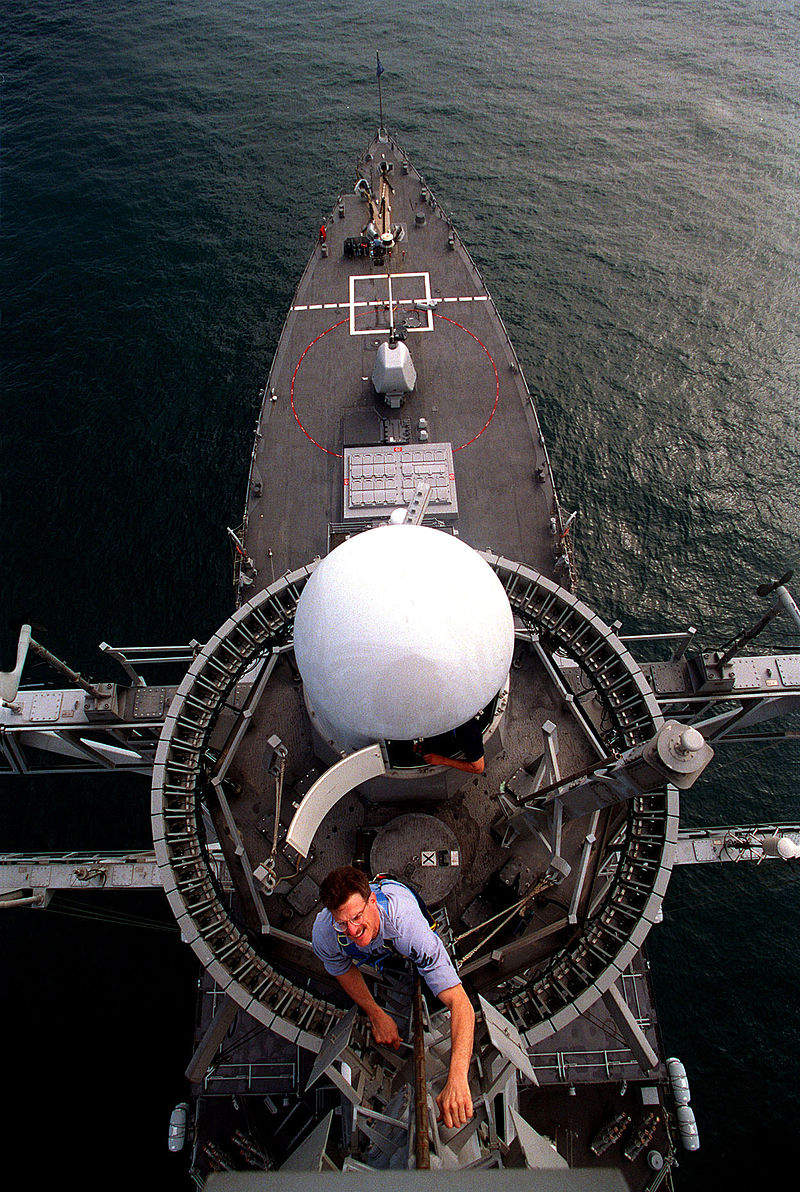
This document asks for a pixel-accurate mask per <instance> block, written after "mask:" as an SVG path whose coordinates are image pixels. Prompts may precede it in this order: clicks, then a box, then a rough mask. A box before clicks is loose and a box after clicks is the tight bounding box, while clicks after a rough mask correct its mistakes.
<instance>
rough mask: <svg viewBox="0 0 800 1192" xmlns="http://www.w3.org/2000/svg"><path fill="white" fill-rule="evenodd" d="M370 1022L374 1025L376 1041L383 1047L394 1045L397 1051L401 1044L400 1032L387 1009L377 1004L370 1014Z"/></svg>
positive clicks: (373, 1034) (373, 1032) (373, 1031)
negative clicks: (382, 1008)
mask: <svg viewBox="0 0 800 1192" xmlns="http://www.w3.org/2000/svg"><path fill="white" fill-rule="evenodd" d="M369 1024H370V1026H371V1027H372V1036H373V1038H374V1040H375V1042H376V1043H379V1044H380V1045H381V1046H383V1047H393V1048H394V1049H395V1051H397V1049H398V1047H399V1046H400V1032H399V1031H398V1029H397V1023H396V1022H395V1020H394V1019H393V1018H392V1016H391V1014H387V1013H386V1011H385V1010H381V1008H380V1006H376V1007H375V1009H374V1011H373V1012H372V1013H371V1014H370V1015H369Z"/></svg>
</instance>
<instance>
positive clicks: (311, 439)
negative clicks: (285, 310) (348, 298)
mask: <svg viewBox="0 0 800 1192" xmlns="http://www.w3.org/2000/svg"><path fill="white" fill-rule="evenodd" d="M363 313H364V314H366V313H367V312H366V311H364V312H363ZM431 313H432V314H433V315H434V316H435V317H436V318H437V319H444V321H445V323H452V324H453V326H454V327H459V328H460V329H461V330H462V331H466V333H467V335H471V336H472V338H473V339H474V340H475V343H476V344H478V345H479V346H480V347H481V348H482V349H483V351H484V352H485V353H486V355H487V356H488V358H489V363H490V364H491V366H492V368H493V369H494V405H493V406H492V410H491V413H490V414H489V417H488V418H487V419H486V421H485V422H484V424H483V426H482V427H481V429H480V430H479V431H478V433H477V434H476V435H473V436H472V438H471V439H467V441H466V443H462V444H461V446H460V447H454V448H453V451H454V452H455V451H463V450H464V448H465V447H469V445H470V444H471V443H474V442H475V440H476V439H479V438H480V437H481V435H482V434H483V432H484V431H485V430H486V428H487V426H488V425H489V423H490V422H491V421H492V419H493V418H494V415H495V411H496V410H497V403H498V402H499V400H500V375H499V373H498V371H497V365H496V364H495V362H494V359H493V357H492V353H491V352H490V351H489V349H488V348H487V347H486V344H485V343H483V341H482V340H480V339H478V337H477V335H476V334H475V333H474V331H470V329H469V327H465V326H464V324H463V323H459V322H457V321H456V320H455V319H450V318H448V317H447V315H440V314H438V312H437V311H435V310H434V311H432V312H431ZM356 317H358V316H356ZM348 321H349V320H348V319H340V320H339V322H338V323H332V324H331V326H330V327H328V328H326V330H325V331H320V333H319V335H317V336H316V337H315V338H314V339H312V340H311V343H309V344H307V345H306V348H305V350H304V351H303V354H302V356H301V357H300V359H299V360H298V361H297V364H296V365H295V366H294V372H293V373H292V384H291V387H290V389H289V400H290V402H291V406H292V413H293V414H294V417H295V421H296V422H297V425H298V426H299V427H300V429H301V431H302V432H303V434H304V435H305V436H306V438H307V439H308V441H309V442H310V443H313V444H314V446H315V447H318V448H319V449H320V451H324V452H325V454H326V455H335V456H336V458H337V459H343V458H344V456H343V454H342V452H341V451H331V449H330V447H323V446H322V444H321V443H318V442H317V440H316V439H315V438H314V436H313V435H310V434H309V433H308V431H307V430H306V428H305V427H304V426H303V423H302V421H301V419H300V415H299V414H298V413H297V407H296V406H295V404H294V383H295V379H296V377H297V373H298V371H299V369H300V365H301V364H302V363H303V361H304V360H305V358H306V356H307V355H308V353H309V351H310V350H311V348H313V346H314V344H315V343H318V342H319V340H321V339H323V338H324V337H325V336H326V335H328V333H329V332H331V331H335V330H336V328H337V327H342V326H344V324H345V323H347V322H348ZM395 450H397V448H395ZM345 483H346V482H345Z"/></svg>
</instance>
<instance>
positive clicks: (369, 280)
mask: <svg viewBox="0 0 800 1192" xmlns="http://www.w3.org/2000/svg"><path fill="white" fill-rule="evenodd" d="M430 301H431V277H430V274H429V273H427V272H426V273H390V274H389V275H388V276H387V275H386V274H385V273H365V274H361V275H351V277H350V334H351V335H388V334H389V306H390V304H391V306H392V307H393V308H394V323H395V325H397V323H398V322H399V321H400V319H402V317H403V315H404V314H405V313H407V312H408V311H410V310H412V309H413V308H414V303H415V302H430ZM368 312H375V313H376V314H377V320H376V319H375V318H373V319H372V320H371V322H372V324H373V325H372V326H370V327H368V326H366V323H367V321H368V320H367V318H366V317H365V316H366V315H367V313H368ZM418 314H419V316H420V318H422V316H427V318H425V320H424V322H421V324H420V326H419V327H408V328H407V330H408V332H409V333H410V332H412V331H433V313H432V311H430V310H422V311H419V312H418ZM376 322H377V326H376V325H375V324H376ZM357 323H358V324H359V325H357Z"/></svg>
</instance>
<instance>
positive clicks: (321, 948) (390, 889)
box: [312, 865, 475, 1127]
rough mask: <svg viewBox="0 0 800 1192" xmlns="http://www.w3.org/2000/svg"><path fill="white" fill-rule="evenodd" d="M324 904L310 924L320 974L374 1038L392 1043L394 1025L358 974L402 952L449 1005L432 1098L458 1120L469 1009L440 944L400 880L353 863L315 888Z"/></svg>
mask: <svg viewBox="0 0 800 1192" xmlns="http://www.w3.org/2000/svg"><path fill="white" fill-rule="evenodd" d="M320 897H321V899H322V902H323V904H324V907H325V909H324V910H321V911H320V912H319V914H318V915H317V918H316V920H315V922H314V930H313V935H312V943H313V947H314V951H315V953H316V954H317V956H318V957H319V958H320V960H321V961H322V963H323V965H324V966H325V970H326V972H328V973H330V975H331V976H332V977H334V978H335V979H336V981H338V983H339V985H340V986H341V987H342V989H343V990H344V991H345V993H346V994H347V995H348V997H350V998H351V999H352V1000H353V1001H354V1002H355V1004H356V1005H357V1006H358V1007H359V1008H360V1009H362V1010H363V1011H364V1013H365V1014H366V1015H367V1018H368V1019H369V1022H370V1026H371V1028H372V1034H373V1037H374V1039H375V1042H376V1043H380V1044H383V1045H385V1046H389V1047H394V1048H397V1047H399V1046H400V1034H399V1032H398V1029H397V1023H396V1022H395V1021H394V1019H393V1018H392V1017H391V1015H390V1014H387V1013H386V1011H385V1010H383V1009H382V1008H381V1007H380V1006H379V1005H378V1003H377V1002H376V1001H375V998H374V997H373V996H372V994H371V993H370V991H369V988H368V987H367V983H366V981H365V980H364V978H363V976H362V975H361V973H360V972H359V968H358V966H359V965H361V964H375V963H376V962H378V963H380V962H381V961H382V960H384V959H386V958H387V957H389V956H398V955H399V956H402V957H407V958H408V959H410V960H411V961H413V963H414V965H415V966H416V968H417V970H418V971H419V974H420V976H421V977H422V978H423V980H424V981H425V983H426V984H427V986H428V988H429V989H430V991H431V993H433V994H434V995H435V996H436V997H438V998H439V1000H440V1001H441V1002H442V1003H443V1004H444V1005H445V1006H446V1007H447V1008H448V1009H449V1011H450V1069H449V1073H448V1077H447V1081H446V1082H445V1086H444V1088H443V1089H442V1091H441V1093H440V1094H439V1096H438V1097H437V1098H436V1102H437V1104H438V1106H439V1112H440V1115H441V1118H440V1120H441V1121H442V1122H443V1123H444V1125H445V1126H448V1127H452V1126H463V1125H465V1124H466V1123H467V1121H469V1119H470V1118H471V1117H472V1095H471V1093H470V1090H469V1080H468V1071H469V1064H470V1059H471V1058H472V1045H473V1038H474V1033H475V1012H474V1010H473V1008H472V1004H471V1003H470V1000H469V998H468V997H467V994H466V991H465V989H464V986H463V985H462V984H461V982H460V981H459V979H458V975H457V973H456V970H455V968H454V966H453V963H452V961H451V960H450V957H449V956H448V955H447V952H446V950H445V947H444V944H443V943H442V941H441V940H440V939H439V937H438V935H436V933H435V932H434V931H433V929H432V928H431V926H430V923H429V920H428V918H427V917H426V914H425V912H424V911H423V908H422V906H421V904H420V902H419V900H418V898H417V896H416V895H415V894H414V893H413V891H411V890H410V889H409V888H408V887H407V886H404V885H403V884H402V883H401V882H397V881H394V880H392V879H389V878H383V879H380V880H378V881H375V882H372V883H370V881H369V878H368V877H367V875H366V874H365V873H364V872H363V870H360V869H356V868H355V867H354V866H352V865H344V866H342V867H341V868H340V869H334V870H333V871H332V872H331V873H329V874H328V876H327V877H326V878H325V880H324V881H323V883H322V885H321V887H320Z"/></svg>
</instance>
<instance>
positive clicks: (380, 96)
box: [375, 50, 384, 132]
mask: <svg viewBox="0 0 800 1192" xmlns="http://www.w3.org/2000/svg"><path fill="white" fill-rule="evenodd" d="M375 59H376V62H377V66H376V68H375V75H376V77H377V79H378V110H379V113H380V130H381V132H383V131H384V128H383V94H382V92H381V75H382V74H383V66H382V65H381V56H380V54H379V53H378V52H377V50H376V51H375Z"/></svg>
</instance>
